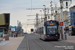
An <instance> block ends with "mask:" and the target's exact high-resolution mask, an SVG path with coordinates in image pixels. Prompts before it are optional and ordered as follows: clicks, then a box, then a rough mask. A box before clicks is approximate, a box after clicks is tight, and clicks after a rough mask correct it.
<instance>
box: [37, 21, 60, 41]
mask: <svg viewBox="0 0 75 50" xmlns="http://www.w3.org/2000/svg"><path fill="white" fill-rule="evenodd" d="M59 31H60V30H59V22H58V21H55V20H50V21H45V22H44V23H43V24H42V26H40V27H39V28H38V33H39V34H40V39H43V40H58V39H59V38H60V33H59Z"/></svg>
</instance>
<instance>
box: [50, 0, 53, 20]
mask: <svg viewBox="0 0 75 50" xmlns="http://www.w3.org/2000/svg"><path fill="white" fill-rule="evenodd" d="M50 4H51V5H50V7H51V20H52V11H53V10H52V0H51V2H50Z"/></svg>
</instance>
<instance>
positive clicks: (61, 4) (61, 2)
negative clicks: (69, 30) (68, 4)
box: [60, 0, 64, 40]
mask: <svg viewBox="0 0 75 50" xmlns="http://www.w3.org/2000/svg"><path fill="white" fill-rule="evenodd" d="M60 9H61V22H62V23H63V0H60ZM63 26H64V23H63ZM63 26H61V39H62V40H63V34H64V28H63Z"/></svg>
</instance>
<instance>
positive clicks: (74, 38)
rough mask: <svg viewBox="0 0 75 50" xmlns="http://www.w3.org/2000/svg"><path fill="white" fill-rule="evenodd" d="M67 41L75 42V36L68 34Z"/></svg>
mask: <svg viewBox="0 0 75 50" xmlns="http://www.w3.org/2000/svg"><path fill="white" fill-rule="evenodd" d="M66 41H68V42H71V43H75V36H69V35H68V34H67V40H66Z"/></svg>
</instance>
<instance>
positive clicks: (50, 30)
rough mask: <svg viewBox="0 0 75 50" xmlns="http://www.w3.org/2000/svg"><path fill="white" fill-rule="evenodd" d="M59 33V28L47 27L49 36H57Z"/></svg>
mask: <svg viewBox="0 0 75 50" xmlns="http://www.w3.org/2000/svg"><path fill="white" fill-rule="evenodd" d="M56 31H57V26H47V34H55V33H56Z"/></svg>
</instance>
